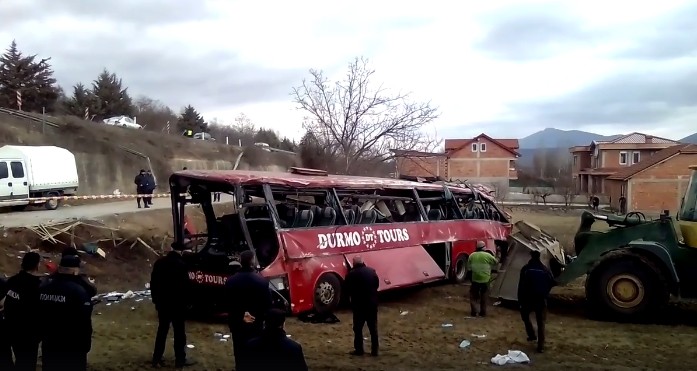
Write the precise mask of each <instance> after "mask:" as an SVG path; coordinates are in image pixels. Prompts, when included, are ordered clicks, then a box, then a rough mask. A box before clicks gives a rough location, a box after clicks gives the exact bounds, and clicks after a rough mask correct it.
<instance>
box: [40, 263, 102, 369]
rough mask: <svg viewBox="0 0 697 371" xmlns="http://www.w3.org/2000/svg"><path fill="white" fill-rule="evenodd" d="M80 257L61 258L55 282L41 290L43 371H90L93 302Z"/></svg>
mask: <svg viewBox="0 0 697 371" xmlns="http://www.w3.org/2000/svg"><path fill="white" fill-rule="evenodd" d="M79 275H80V258H79V257H77V256H74V255H67V256H64V257H63V258H61V261H60V265H59V266H58V272H57V273H56V275H55V276H54V277H53V279H52V280H50V281H49V282H47V283H45V284H43V285H42V286H41V287H39V312H40V313H41V314H42V315H41V316H39V318H37V320H38V321H40V322H39V326H40V329H41V343H42V344H41V353H42V356H41V357H42V362H41V363H42V369H43V370H44V371H53V370H56V371H59V370H60V371H63V370H71V371H73V370H74V371H83V370H87V354H88V353H89V352H90V350H91V348H92V302H91V298H90V296H89V294H88V293H87V290H85V288H84V287H83V284H82V283H81V282H80V281H82V279H81V278H80V276H79Z"/></svg>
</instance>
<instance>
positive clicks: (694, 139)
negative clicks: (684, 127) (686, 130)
mask: <svg viewBox="0 0 697 371" xmlns="http://www.w3.org/2000/svg"><path fill="white" fill-rule="evenodd" d="M680 141H681V142H683V143H692V144H697V133H694V134H692V135H688V136H686V137H685V138H682V139H680Z"/></svg>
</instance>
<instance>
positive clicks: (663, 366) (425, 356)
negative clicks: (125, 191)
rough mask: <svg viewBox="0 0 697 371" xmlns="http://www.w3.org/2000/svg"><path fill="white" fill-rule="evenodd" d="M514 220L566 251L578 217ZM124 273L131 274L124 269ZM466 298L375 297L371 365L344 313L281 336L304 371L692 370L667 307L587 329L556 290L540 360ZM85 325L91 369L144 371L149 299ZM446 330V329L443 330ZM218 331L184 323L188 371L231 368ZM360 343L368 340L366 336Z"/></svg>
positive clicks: (684, 333)
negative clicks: (294, 348) (509, 361)
mask: <svg viewBox="0 0 697 371" xmlns="http://www.w3.org/2000/svg"><path fill="white" fill-rule="evenodd" d="M513 214H514V217H515V218H516V219H523V218H524V219H526V220H528V221H530V222H532V223H534V224H537V225H539V226H540V227H542V228H543V229H545V230H546V231H547V232H549V233H551V234H553V235H555V236H557V237H558V238H559V240H560V241H561V242H562V243H564V244H569V243H570V241H571V238H572V236H573V233H574V232H575V229H576V228H577V223H578V216H579V212H569V213H568V214H567V213H564V212H555V213H551V212H547V213H545V212H531V211H525V210H514V212H513ZM152 215H153V217H152V218H153V219H147V220H145V221H143V220H142V219H141V220H139V221H138V222H137V223H135V222H132V223H131V224H130V225H129V227H130V228H134V229H135V228H137V227H138V226H144V225H147V226H148V227H147V228H148V229H147V230H143V231H142V234H141V235H148V236H149V235H153V234H159V235H162V234H163V233H164V232H163V231H161V230H160V228H165V227H164V225H165V224H167V223H166V222H162V225H163V226H161V227H156V225H157V223H155V221H156V220H160V217H156V216H157V215H159V211H157V212H152ZM163 215H164V213H163ZM122 217H123V216H122ZM122 223H123V222H122ZM150 240H151V239H149V240H148V241H150ZM124 249H128V247H126V248H124ZM129 254H130V255H129ZM136 257H137V258H136ZM129 258H130V259H129ZM134 258H136V259H139V260H138V262H134V261H133V260H134ZM150 258H152V257H148V254H147V252H145V251H141V250H138V248H134V249H133V250H131V251H126V252H122V253H117V252H111V253H110V255H109V256H108V259H109V264H110V265H111V264H114V265H115V266H114V267H111V266H109V267H108V268H107V267H106V264H107V263H105V262H102V263H97V262H95V264H93V267H92V269H93V272H95V273H98V274H96V275H97V277H98V283H99V284H100V286H102V287H109V288H118V287H124V288H125V287H126V286H128V287H130V288H133V289H138V288H140V287H142V283H144V282H146V280H147V275H148V274H149V271H148V269H147V267H148V266H149V263H147V262H145V261H146V260H149V259H150ZM14 261H16V260H14ZM10 262H12V260H7V261H5V262H4V264H2V265H0V266H4V267H5V268H7V264H9V263H10ZM15 264H16V263H15ZM125 264H126V265H129V266H130V267H129V268H126V266H124V265H125ZM117 267H118V269H119V270H118V271H117V270H116V269H117ZM116 272H121V277H120V278H119V277H118V275H117V276H116V277H111V276H112V275H114V274H115V273H116ZM467 290H468V287H467V286H463V285H450V284H443V285H436V286H432V287H421V288H414V289H409V290H400V291H397V292H392V293H388V295H383V299H382V300H383V304H382V306H381V309H380V318H379V327H380V335H381V356H380V357H378V358H372V357H361V358H352V357H350V356H349V355H348V354H347V352H348V351H350V350H351V347H352V333H351V318H350V313H349V312H346V311H341V312H339V313H337V315H338V317H339V318H340V320H341V322H340V323H337V324H332V325H329V324H306V323H302V322H300V321H299V320H297V319H295V318H289V319H288V322H287V332H288V334H290V335H291V337H292V338H293V339H295V340H296V341H298V342H300V343H301V344H302V346H303V348H304V350H305V355H306V358H307V361H308V364H309V366H310V369H311V370H426V369H428V370H464V369H468V370H471V369H475V370H479V369H482V370H484V369H490V368H496V367H500V366H493V365H491V364H490V359H491V357H493V356H495V355H496V354H497V353H501V354H503V353H506V352H507V351H508V350H509V349H516V350H523V351H525V352H526V353H527V354H528V355H529V356H530V358H531V360H532V364H531V365H530V366H520V367H534V369H539V370H561V369H573V370H668V369H681V370H696V369H697V351H696V350H695V348H694V347H693V344H695V342H697V328H695V327H694V325H695V323H696V322H697V321H695V320H694V318H697V316H696V315H695V312H694V310H693V308H692V307H690V306H680V307H673V308H671V309H670V311H669V312H667V313H666V315H665V318H664V320H663V322H664V324H656V325H631V324H617V323H606V322H595V321H591V320H588V319H586V318H585V317H584V310H583V296H582V295H583V291H582V287H580V286H571V287H566V288H559V289H555V291H554V300H553V301H552V302H551V304H550V315H549V319H548V351H547V352H546V353H544V354H537V353H535V352H534V351H533V349H534V347H533V345H531V344H528V343H527V342H525V333H524V330H523V326H522V322H521V321H520V317H519V315H518V313H517V312H516V311H514V310H511V309H506V308H502V307H498V306H494V307H492V308H491V311H490V315H489V316H488V317H487V318H485V319H481V318H477V319H471V318H468V317H467V316H468V315H469V307H468V300H467V299H466V293H467ZM405 312H407V313H405ZM404 313H405V314H404ZM93 323H94V329H95V334H94V339H93V348H92V352H91V353H90V355H89V362H90V369H91V370H119V371H121V370H139V369H147V368H148V361H149V359H150V357H151V351H152V345H153V341H154V334H155V329H156V316H155V312H154V309H153V307H152V304H151V303H150V302H149V301H148V300H147V299H146V300H143V301H140V302H135V301H124V302H121V303H118V304H114V305H111V306H105V305H104V304H99V305H98V306H97V307H96V308H95V315H94V317H93ZM446 323H449V324H452V326H451V327H443V326H442V325H443V324H446ZM225 331H226V328H225V326H224V325H223V324H222V323H202V322H193V321H192V322H189V323H188V324H187V333H188V343H189V344H192V345H194V348H193V349H190V350H189V355H190V356H191V357H193V358H194V359H196V360H197V361H198V364H197V365H196V366H194V367H191V369H192V370H230V369H232V368H233V367H234V362H233V359H232V344H231V343H230V342H221V341H219V340H218V339H217V338H216V337H215V336H214V333H215V332H225ZM365 335H366V336H367V335H368V334H367V330H366V334H365ZM475 335H486V337H483V338H480V337H477V336H475ZM465 339H467V340H469V341H470V342H471V345H470V347H469V348H467V349H460V348H459V344H460V342H461V341H462V340H465ZM169 341H170V342H169V343H168V348H167V353H166V358H167V360H168V361H169V364H171V363H172V360H173V359H172V357H173V353H172V350H171V339H170V340H169ZM367 345H368V344H366V346H367ZM513 367H516V366H513ZM516 368H519V367H516Z"/></svg>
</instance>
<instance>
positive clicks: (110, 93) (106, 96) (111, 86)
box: [83, 68, 135, 120]
mask: <svg viewBox="0 0 697 371" xmlns="http://www.w3.org/2000/svg"><path fill="white" fill-rule="evenodd" d="M92 94H93V95H94V100H95V104H94V114H95V115H96V116H95V118H96V119H97V120H103V119H106V118H110V117H114V116H121V115H124V116H128V117H133V114H134V113H135V107H134V106H133V101H132V100H131V97H130V96H129V95H128V88H124V87H123V82H122V81H121V79H120V78H118V77H117V76H116V74H114V73H110V72H109V71H107V70H106V68H105V69H104V71H102V73H101V74H99V77H97V79H96V80H95V81H94V82H93V83H92ZM83 109H84V108H83ZM90 111H91V109H90Z"/></svg>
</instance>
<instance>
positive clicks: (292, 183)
mask: <svg viewBox="0 0 697 371" xmlns="http://www.w3.org/2000/svg"><path fill="white" fill-rule="evenodd" d="M172 176H173V177H183V178H191V179H200V180H205V181H211V182H224V183H230V184H241V185H260V184H269V185H275V186H283V187H291V188H333V187H338V188H343V187H347V188H353V189H372V188H376V187H377V188H392V189H412V188H418V189H423V190H434V191H437V190H442V189H443V185H442V184H438V183H419V182H413V181H408V180H401V179H391V178H376V177H362V176H350V175H302V174H294V173H290V172H288V173H283V172H269V171H248V170H182V171H176V172H175V173H174V174H173V175H172ZM450 188H451V189H453V188H459V187H452V186H451V187H450ZM459 189H460V190H462V191H463V193H471V191H470V190H469V189H468V188H459ZM458 193H460V192H458Z"/></svg>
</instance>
